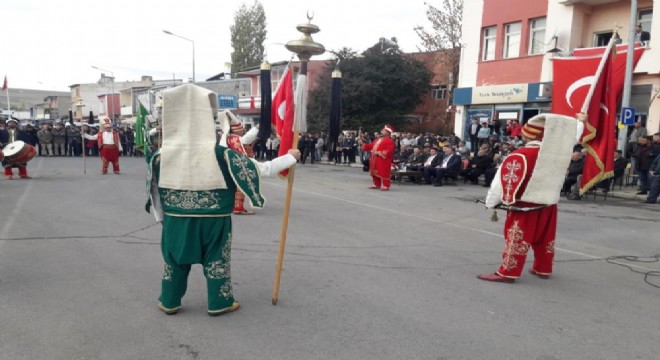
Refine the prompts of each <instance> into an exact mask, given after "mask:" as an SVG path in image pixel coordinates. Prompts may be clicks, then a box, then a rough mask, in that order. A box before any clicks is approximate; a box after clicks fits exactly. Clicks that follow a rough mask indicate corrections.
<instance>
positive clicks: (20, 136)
mask: <svg viewBox="0 0 660 360" xmlns="http://www.w3.org/2000/svg"><path fill="white" fill-rule="evenodd" d="M15 141H24V142H26V143H27V142H28V140H27V137H26V134H25V132H23V131H21V130H19V129H18V121H16V120H14V119H9V120H7V128H6V129H4V130H0V150H2V148H3V147H4V146H5V145H8V144H10V143H13V142H15ZM2 167H3V168H4V169H5V177H6V178H7V180H11V179H13V178H14V173H13V170H12V169H13V168H18V176H20V177H21V179H32V177H30V176H29V175H28V172H27V163H20V164H16V163H12V162H9V161H8V160H7V159H3V160H2Z"/></svg>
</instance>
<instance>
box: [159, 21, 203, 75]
mask: <svg viewBox="0 0 660 360" xmlns="http://www.w3.org/2000/svg"><path fill="white" fill-rule="evenodd" d="M163 32H164V33H165V34H167V35H172V36H176V37H178V38H181V39H183V40H188V41H190V42H191V43H192V64H193V72H192V79H193V80H192V81H193V84H194V83H195V42H194V41H193V40H192V39H188V38H187V37H183V36H181V35H177V34H173V33H172V32H171V31H168V30H163Z"/></svg>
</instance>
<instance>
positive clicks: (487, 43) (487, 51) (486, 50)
mask: <svg viewBox="0 0 660 360" xmlns="http://www.w3.org/2000/svg"><path fill="white" fill-rule="evenodd" d="M496 36H497V27H496V26H491V27H487V28H484V41H483V48H482V49H481V60H495V40H496Z"/></svg>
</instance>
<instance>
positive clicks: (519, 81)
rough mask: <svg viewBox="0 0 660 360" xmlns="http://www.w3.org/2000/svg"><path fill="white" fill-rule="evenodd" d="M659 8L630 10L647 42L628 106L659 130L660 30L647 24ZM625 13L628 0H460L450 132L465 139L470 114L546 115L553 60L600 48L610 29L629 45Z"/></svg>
mask: <svg viewBox="0 0 660 360" xmlns="http://www.w3.org/2000/svg"><path fill="white" fill-rule="evenodd" d="M658 7H660V5H659V3H658V2H653V1H651V0H640V1H639V6H638V10H637V15H636V18H637V19H638V21H637V22H638V23H640V24H642V26H643V28H644V30H645V31H648V32H649V33H650V36H651V39H650V41H649V42H648V44H646V46H647V49H646V51H645V53H644V55H643V56H642V58H641V60H640V62H639V63H638V64H637V67H636V68H635V71H634V75H633V83H632V85H633V86H632V88H631V93H632V96H631V102H630V103H631V106H633V107H635V108H636V110H637V115H638V119H639V120H641V121H642V122H643V123H644V125H645V126H646V127H647V129H648V131H649V133H654V132H657V131H658V130H660V99H658V93H659V92H660V75H659V73H660V62H658V61H657V59H658V58H660V56H659V55H660V54H659V53H658V51H659V50H658V49H659V48H660V31H659V30H658V26H655V27H653V26H652V25H653V22H654V19H655V17H656V16H658V15H655V14H658V9H657V8H658ZM630 11H631V9H630V1H627V0H535V1H528V0H485V1H484V0H465V3H464V15H463V21H464V22H463V27H462V32H463V51H462V54H461V66H460V72H459V82H458V88H457V89H456V90H455V92H454V98H453V101H454V102H453V103H454V104H455V105H456V122H455V131H456V133H457V134H463V136H465V134H466V132H467V128H468V126H467V125H468V124H469V123H470V120H471V119H473V118H477V119H479V120H489V121H493V122H499V123H500V124H504V123H505V122H506V120H508V119H518V120H520V121H521V123H524V122H525V121H526V120H528V119H529V118H531V117H532V116H534V115H537V114H539V113H543V112H549V111H550V108H551V105H552V91H551V90H552V75H553V74H552V59H553V57H556V56H570V54H571V53H572V51H573V49H576V48H584V47H595V46H602V45H603V44H606V43H607V41H609V38H610V37H611V36H612V32H613V30H614V28H615V26H618V27H619V34H620V36H621V38H622V40H623V43H624V44H625V43H627V38H628V36H629V35H628V34H629V32H630V24H629V22H630V20H629V18H630ZM656 22H657V21H656Z"/></svg>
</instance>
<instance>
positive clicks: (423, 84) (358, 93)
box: [308, 44, 431, 132]
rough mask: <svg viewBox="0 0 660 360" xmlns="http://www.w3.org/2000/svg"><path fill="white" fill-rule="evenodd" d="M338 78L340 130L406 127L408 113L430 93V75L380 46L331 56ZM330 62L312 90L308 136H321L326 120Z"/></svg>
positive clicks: (348, 50) (395, 52)
mask: <svg viewBox="0 0 660 360" xmlns="http://www.w3.org/2000/svg"><path fill="white" fill-rule="evenodd" d="M335 55H337V59H338V60H340V63H339V68H340V69H341V72H342V74H343V76H342V128H343V129H351V130H357V129H358V128H363V129H365V130H370V131H375V130H379V129H380V128H381V127H382V126H383V125H384V124H391V125H393V126H395V127H396V128H401V127H402V126H403V125H405V119H404V117H405V115H406V114H409V113H410V112H412V110H413V109H414V108H415V106H417V105H418V104H419V103H420V101H421V99H422V96H423V95H424V94H426V93H427V92H428V91H429V83H430V81H431V73H430V72H429V70H428V69H427V68H426V66H425V65H424V64H423V63H421V62H419V61H417V60H415V59H412V58H409V57H405V56H403V54H402V53H401V52H400V51H399V50H398V49H391V48H390V49H383V47H381V45H380V44H376V45H374V46H373V47H372V48H370V49H368V50H366V51H365V52H364V53H363V54H362V56H357V53H356V52H355V51H353V50H351V49H347V48H344V49H342V50H340V51H338V52H336V53H335ZM334 68H335V64H334V63H332V62H329V63H328V65H327V66H326V68H325V70H324V74H323V75H322V77H321V81H320V83H319V86H317V87H316V88H315V89H313V90H312V92H311V94H310V96H309V98H310V100H311V101H310V102H309V104H308V124H309V127H310V129H311V131H316V132H318V131H326V130H327V128H328V119H329V114H330V90H331V72H332V70H334Z"/></svg>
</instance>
